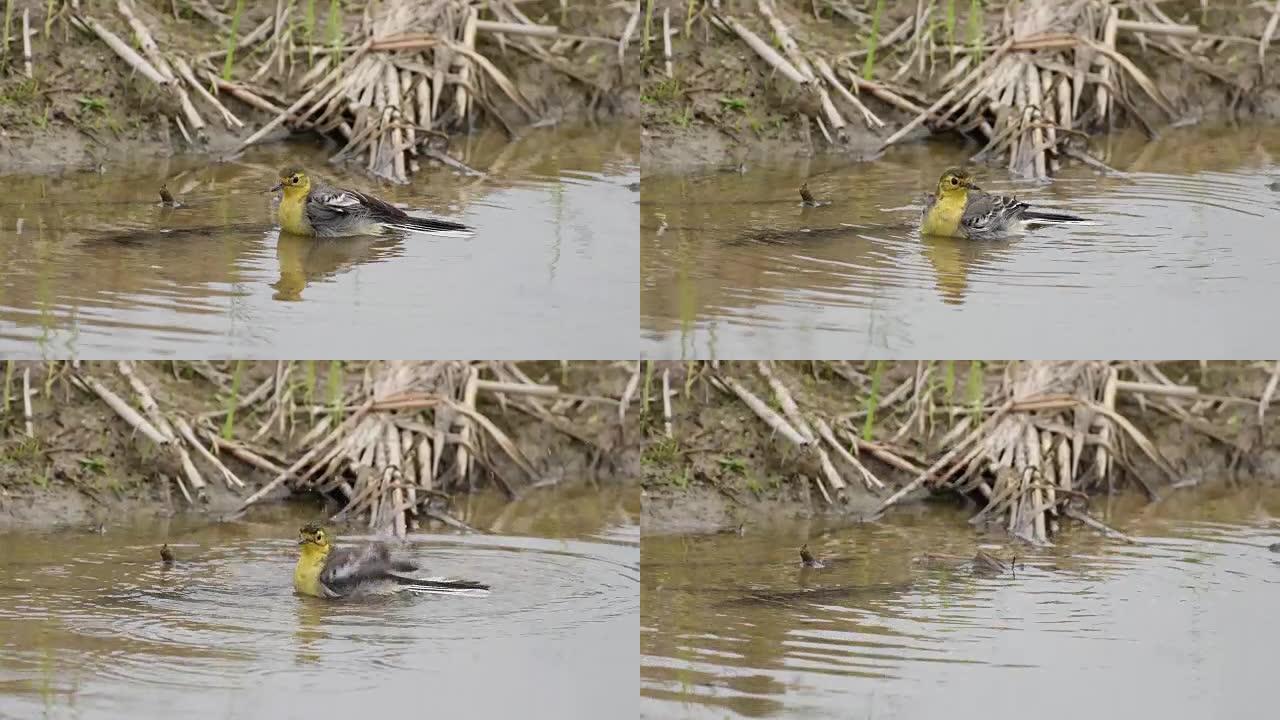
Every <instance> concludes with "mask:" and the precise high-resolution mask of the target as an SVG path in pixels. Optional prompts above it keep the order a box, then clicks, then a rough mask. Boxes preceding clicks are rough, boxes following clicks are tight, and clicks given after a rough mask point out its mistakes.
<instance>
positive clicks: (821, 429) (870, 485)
mask: <svg viewBox="0 0 1280 720" xmlns="http://www.w3.org/2000/svg"><path fill="white" fill-rule="evenodd" d="M814 426H815V427H817V428H818V435H819V436H820V437H821V438H822V439H823V440H826V441H827V444H828V445H830V446H831V447H832V448H833V449H834V450H835V451H836V454H837V455H839V456H840V457H842V458H844V461H845V462H847V463H849V464H850V465H852V466H853V467H854V469H855V470H857V471H858V474H859V475H861V476H862V482H863V484H864V485H866V486H867V489H869V490H883V489H884V483H882V482H880V479H879V478H877V477H876V476H875V475H874V474H872V472H871V471H870V470H868V469H867V468H866V466H865V465H863V464H862V462H861V461H859V460H858V458H857V457H855V456H854V455H853V453H851V452H849V451H848V450H846V449H845V447H844V446H843V445H841V444H840V441H839V440H836V436H835V433H833V432H831V426H830V425H828V424H827V421H826V420H823V419H822V418H818V419H816V420H814Z"/></svg>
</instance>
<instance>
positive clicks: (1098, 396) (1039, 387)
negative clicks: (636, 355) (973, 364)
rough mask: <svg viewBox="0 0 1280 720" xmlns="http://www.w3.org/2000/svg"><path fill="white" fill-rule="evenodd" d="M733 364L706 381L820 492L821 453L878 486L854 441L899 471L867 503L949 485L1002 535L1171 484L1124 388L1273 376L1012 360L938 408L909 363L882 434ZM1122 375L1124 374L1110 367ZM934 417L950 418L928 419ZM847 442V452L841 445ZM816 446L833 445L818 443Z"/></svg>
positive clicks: (1271, 374)
mask: <svg viewBox="0 0 1280 720" xmlns="http://www.w3.org/2000/svg"><path fill="white" fill-rule="evenodd" d="M1027 79H1028V80H1029V77H1028V78H1027ZM745 366H746V365H745V364H734V365H732V366H730V367H727V368H726V367H722V368H720V369H719V370H718V371H716V372H715V373H714V374H713V375H712V383H713V385H715V386H718V387H721V388H723V389H724V390H726V391H727V392H729V393H732V394H733V395H734V396H736V397H737V398H738V399H739V400H740V401H741V402H742V403H743V405H744V406H745V407H746V409H747V410H749V411H750V412H751V413H753V414H754V415H756V416H758V417H759V418H760V419H761V420H762V421H763V422H764V423H765V424H766V425H767V427H768V428H769V429H770V430H771V431H772V432H774V433H776V434H777V435H779V436H781V437H782V438H783V439H785V440H786V441H787V445H788V446H800V447H801V448H808V447H809V446H811V445H813V446H814V448H815V449H816V451H817V452H815V461H816V466H817V468H818V475H819V477H818V478H817V480H818V487H819V490H820V492H821V493H822V494H823V495H824V497H830V493H828V488H832V489H835V490H836V491H837V493H839V492H843V491H844V487H843V485H842V481H841V472H842V470H841V468H840V467H839V466H838V465H837V463H836V462H833V460H839V461H842V462H841V464H847V465H848V466H851V467H853V468H854V469H855V470H856V471H857V472H858V473H859V474H860V475H861V477H862V479H863V483H864V484H865V485H866V487H867V489H868V490H870V491H871V492H873V493H875V494H877V495H878V494H879V492H880V491H881V490H882V488H883V483H882V482H881V481H880V479H879V478H877V477H876V476H875V475H874V474H873V473H872V471H871V468H870V467H868V466H867V464H866V463H864V462H863V460H862V459H860V458H859V457H858V454H857V452H860V451H863V450H865V451H867V453H868V454H869V455H870V456H871V457H874V458H875V460H877V461H879V462H882V463H884V464H885V465H888V466H891V467H893V468H896V469H898V470H900V471H903V472H905V473H908V477H909V478H911V479H910V480H909V481H908V482H905V483H901V484H899V485H898V487H897V489H896V490H895V491H894V492H893V493H892V494H891V495H890V496H888V497H887V498H884V499H883V500H881V501H880V503H879V507H878V509H877V510H876V514H878V513H879V512H883V511H885V510H887V509H888V508H890V507H893V506H894V505H895V504H897V503H899V502H900V501H902V499H903V498H905V497H907V496H908V495H910V494H911V493H913V492H915V491H918V490H927V491H929V492H935V493H958V494H961V495H965V496H968V497H969V498H971V499H972V500H974V501H976V502H977V503H978V504H979V507H980V510H979V511H978V512H977V513H976V514H975V515H974V517H973V522H974V523H975V524H976V523H989V524H999V525H1001V526H1003V527H1004V528H1006V529H1007V531H1008V532H1009V534H1010V535H1012V536H1014V537H1017V538H1020V539H1022V540H1025V541H1026V542H1028V543H1032V544H1036V545H1047V544H1051V543H1052V542H1053V536H1054V535H1055V534H1056V532H1057V531H1058V528H1059V523H1060V521H1061V519H1062V518H1063V517H1070V518H1073V519H1076V520H1078V521H1079V522H1082V523H1084V524H1086V525H1089V526H1090V527H1094V528H1095V529H1098V530H1100V531H1103V532H1112V531H1111V530H1109V529H1106V528H1105V526H1102V525H1101V524H1100V523H1097V522H1096V521H1094V520H1093V519H1092V518H1091V517H1089V516H1088V514H1087V513H1086V512H1085V509H1084V505H1083V502H1082V501H1083V500H1084V499H1086V498H1087V497H1088V494H1090V493H1095V492H1103V493H1110V492H1113V491H1114V490H1115V488H1116V486H1117V485H1118V484H1119V483H1120V482H1121V481H1123V480H1125V479H1130V480H1132V481H1133V483H1134V484H1135V485H1136V486H1137V487H1140V488H1141V489H1142V490H1143V491H1144V492H1146V493H1147V494H1148V496H1149V497H1150V498H1151V499H1153V500H1158V499H1159V498H1160V497H1162V495H1163V493H1165V492H1170V491H1172V490H1173V489H1176V488H1177V487H1181V486H1182V483H1180V479H1179V473H1178V471H1177V470H1176V469H1175V468H1174V467H1173V466H1172V465H1171V464H1170V463H1169V462H1168V460H1166V459H1165V458H1164V456H1163V455H1162V454H1161V453H1160V451H1159V450H1158V449H1157V447H1156V445H1155V443H1153V442H1152V440H1151V439H1150V438H1149V437H1147V435H1146V434H1145V433H1144V432H1143V431H1142V430H1140V429H1139V428H1138V427H1137V426H1136V425H1135V424H1134V423H1133V422H1132V421H1131V420H1130V419H1129V418H1128V417H1127V416H1126V413H1125V411H1124V409H1123V408H1122V401H1123V400H1124V399H1125V398H1130V399H1133V400H1141V399H1142V398H1150V399H1148V400H1146V401H1145V402H1147V404H1148V406H1152V407H1157V408H1160V409H1165V405H1161V404H1159V403H1164V404H1171V403H1178V402H1182V403H1187V402H1192V401H1195V402H1197V405H1196V406H1194V407H1193V410H1194V409H1195V407H1198V408H1200V411H1201V412H1203V411H1207V410H1209V409H1211V408H1213V407H1216V406H1218V405H1219V404H1220V403H1222V402H1224V401H1226V402H1228V403H1230V402H1235V403H1236V404H1247V405H1248V406H1250V409H1249V411H1250V412H1253V409H1252V406H1253V405H1254V403H1255V402H1257V403H1260V406H1259V407H1264V406H1265V405H1267V404H1269V403H1270V401H1271V397H1272V395H1273V394H1274V393H1275V391H1276V389H1275V386H1276V385H1280V364H1276V365H1275V366H1268V367H1267V368H1266V372H1267V383H1266V384H1267V385H1268V389H1265V390H1263V391H1262V393H1261V396H1262V397H1261V399H1260V400H1257V401H1255V400H1253V399H1245V398H1238V399H1233V398H1230V397H1229V396H1210V395H1206V394H1204V393H1202V392H1201V391H1200V390H1199V389H1198V388H1196V387H1194V386H1190V385H1186V384H1178V383H1175V382H1173V381H1172V380H1170V379H1169V378H1167V377H1165V375H1164V374H1163V373H1161V372H1160V371H1159V368H1157V367H1156V366H1155V365H1154V364H1151V363H1122V362H1102V361H1097V362H1041V361H1019V362H1010V363H1008V364H1005V365H1004V366H1003V372H1002V373H1001V375H1000V376H999V378H998V382H996V383H995V384H994V385H993V384H992V383H991V382H990V380H989V379H988V381H987V383H986V388H985V389H984V391H983V396H982V398H981V401H982V402H981V403H980V405H978V406H974V407H965V408H955V409H951V410H948V408H945V407H939V406H938V404H937V400H936V397H935V392H936V390H937V388H936V385H935V382H934V380H933V378H932V373H931V372H930V369H929V368H922V367H921V366H919V365H917V366H916V372H915V373H913V374H912V376H911V377H908V378H906V380H905V381H904V382H903V383H902V384H900V385H898V386H897V387H896V388H894V389H893V390H892V391H891V393H890V394H888V395H886V396H884V397H883V398H882V399H881V400H882V402H881V403H880V406H881V411H879V412H877V414H876V416H875V417H876V419H877V421H878V424H877V425H876V429H877V432H876V434H877V435H879V436H884V437H890V436H892V437H893V438H894V439H893V440H892V441H890V442H888V443H885V442H875V441H869V440H863V439H862V438H860V437H859V436H858V435H859V433H858V429H859V428H855V427H854V424H853V423H854V420H855V418H857V417H858V416H860V415H862V413H860V412H850V413H839V412H833V411H832V410H831V409H830V405H829V402H830V399H829V398H821V399H819V398H815V397H800V396H796V395H795V394H794V393H792V392H791V391H790V390H789V389H788V388H787V383H786V379H785V377H784V375H783V374H782V373H780V372H779V367H778V364H774V363H766V362H758V363H755V364H754V366H753V367H754V368H755V375H757V376H758V377H759V381H760V382H763V383H764V385H766V386H768V387H769V388H771V389H772V390H773V394H774V403H772V404H771V405H769V404H766V403H765V402H763V401H762V400H761V399H760V398H759V397H758V396H757V395H756V394H755V393H754V392H753V391H752V390H751V389H750V388H748V387H747V383H746V382H744V380H747V378H743V377H741V374H742V373H741V371H739V368H740V367H745ZM832 367H833V368H834V367H835V365H832ZM1122 375H1123V376H1127V377H1125V378H1124V379H1121V378H1122ZM864 387H865V386H864ZM889 395H893V396H896V397H898V398H904V400H901V401H899V400H894V402H901V403H905V407H899V408H898V409H897V411H896V412H892V411H889V410H887V409H886V408H887V407H892V406H893V404H892V403H890V402H889V401H890V400H892V399H893V398H890V397H889ZM815 401H818V402H817V403H816V404H815ZM1153 403H1156V404H1154V405H1153ZM824 405H825V406H826V407H822V406H824ZM819 407H822V409H819ZM775 408H776V410H775ZM979 408H980V409H979ZM974 413H978V414H980V415H981V418H980V421H978V420H976V419H974V418H973V416H974ZM1168 414H1169V415H1170V416H1171V417H1173V418H1175V420H1177V421H1179V422H1184V423H1186V424H1187V425H1188V427H1191V428H1193V429H1196V430H1198V431H1200V432H1203V433H1205V434H1206V435H1208V436H1209V437H1212V438H1213V439H1214V440H1216V441H1219V442H1222V443H1225V444H1226V445H1228V446H1229V447H1232V448H1237V447H1240V446H1239V445H1238V444H1237V441H1236V440H1234V439H1233V438H1232V437H1231V436H1230V434H1229V433H1226V432H1225V431H1223V430H1219V429H1217V428H1215V427H1213V426H1212V424H1211V423H1207V422H1205V421H1204V420H1202V419H1200V418H1198V417H1196V416H1194V415H1193V414H1192V411H1191V410H1187V409H1183V408H1182V407H1179V406H1177V405H1168ZM926 415H927V416H929V417H930V418H931V420H930V421H929V422H925V416H926ZM939 418H951V419H952V422H951V423H950V424H949V425H948V424H946V423H939ZM810 428H816V438H817V440H819V441H820V444H821V447H817V443H814V441H813V440H812V439H811V438H812V437H814V431H813V430H811V429H810ZM904 428H906V429H909V432H904V431H903V430H904ZM837 433H840V434H841V435H842V436H843V437H845V438H847V441H848V443H847V445H846V444H844V443H841V442H840V441H839V440H837ZM909 446H910V447H909ZM850 447H852V448H853V449H854V450H855V451H857V452H850V451H849V449H848V448H850ZM913 447H914V448H916V449H912V448H913ZM1132 448H1137V450H1138V451H1139V452H1140V453H1141V454H1142V455H1143V456H1145V458H1146V459H1147V460H1148V461H1149V462H1150V465H1151V466H1153V467H1154V468H1156V470H1158V472H1159V473H1160V475H1161V476H1162V478H1163V483H1160V482H1155V481H1153V480H1150V479H1147V478H1144V477H1143V475H1142V474H1141V473H1140V472H1139V471H1138V470H1137V469H1135V465H1134V462H1133V460H1132V459H1130V456H1129V453H1130V452H1131V449H1132ZM828 449H830V450H832V451H833V452H834V456H828V455H826V451H827V450H828ZM810 451H811V450H809V449H805V450H802V452H810ZM905 457H913V458H919V459H920V460H921V461H922V462H921V463H920V464H917V463H916V462H913V461H910V460H907V459H905ZM787 462H788V464H790V462H791V460H790V458H788V461H787Z"/></svg>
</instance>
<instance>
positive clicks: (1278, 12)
mask: <svg viewBox="0 0 1280 720" xmlns="http://www.w3.org/2000/svg"><path fill="white" fill-rule="evenodd" d="M1277 24H1280V0H1276V7H1275V9H1274V10H1272V11H1271V18H1270V19H1269V20H1267V27H1266V29H1265V30H1263V31H1262V38H1261V39H1260V40H1259V41H1258V66H1259V67H1260V68H1261V69H1262V73H1263V77H1264V78H1265V77H1266V72H1267V70H1266V68H1267V63H1266V58H1267V46H1268V45H1270V44H1271V36H1272V35H1275V34H1276V25H1277ZM27 74H28V75H30V74H31V68H30V67H28V68H27Z"/></svg>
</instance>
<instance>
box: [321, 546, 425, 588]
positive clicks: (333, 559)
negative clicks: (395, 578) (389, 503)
mask: <svg viewBox="0 0 1280 720" xmlns="http://www.w3.org/2000/svg"><path fill="white" fill-rule="evenodd" d="M415 569H416V566H415V565H414V564H413V563H411V562H408V561H405V560H393V559H392V558H391V550H389V549H388V548H387V546H386V545H384V544H382V543H370V544H369V545H366V546H364V547H362V548H359V549H355V550H353V549H349V548H338V549H335V550H334V551H333V552H332V553H330V554H329V559H328V560H327V561H326V562H325V564H324V569H323V570H321V571H320V584H321V585H323V586H324V587H325V589H326V590H328V591H329V592H331V593H333V594H334V595H345V594H347V593H348V592H350V591H351V590H353V589H355V588H356V587H358V586H359V585H361V584H363V583H367V582H372V581H375V580H386V579H387V577H388V576H389V575H391V574H392V573H395V572H411V571H413V570H415Z"/></svg>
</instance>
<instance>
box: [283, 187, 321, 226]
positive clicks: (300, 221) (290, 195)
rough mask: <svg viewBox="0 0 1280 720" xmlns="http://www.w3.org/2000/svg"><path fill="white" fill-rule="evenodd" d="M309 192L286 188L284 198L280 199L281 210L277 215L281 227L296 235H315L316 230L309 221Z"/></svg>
mask: <svg viewBox="0 0 1280 720" xmlns="http://www.w3.org/2000/svg"><path fill="white" fill-rule="evenodd" d="M307 195H308V191H307V190H303V189H302V188H296V187H286V188H285V189H284V197H282V198H281V199H280V208H279V210H277V211H276V215H277V216H278V217H279V218H280V227H281V228H283V229H284V231H285V232H290V233H293V234H294V235H315V234H316V231H315V228H313V227H311V223H310V222H309V221H308V220H307Z"/></svg>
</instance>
